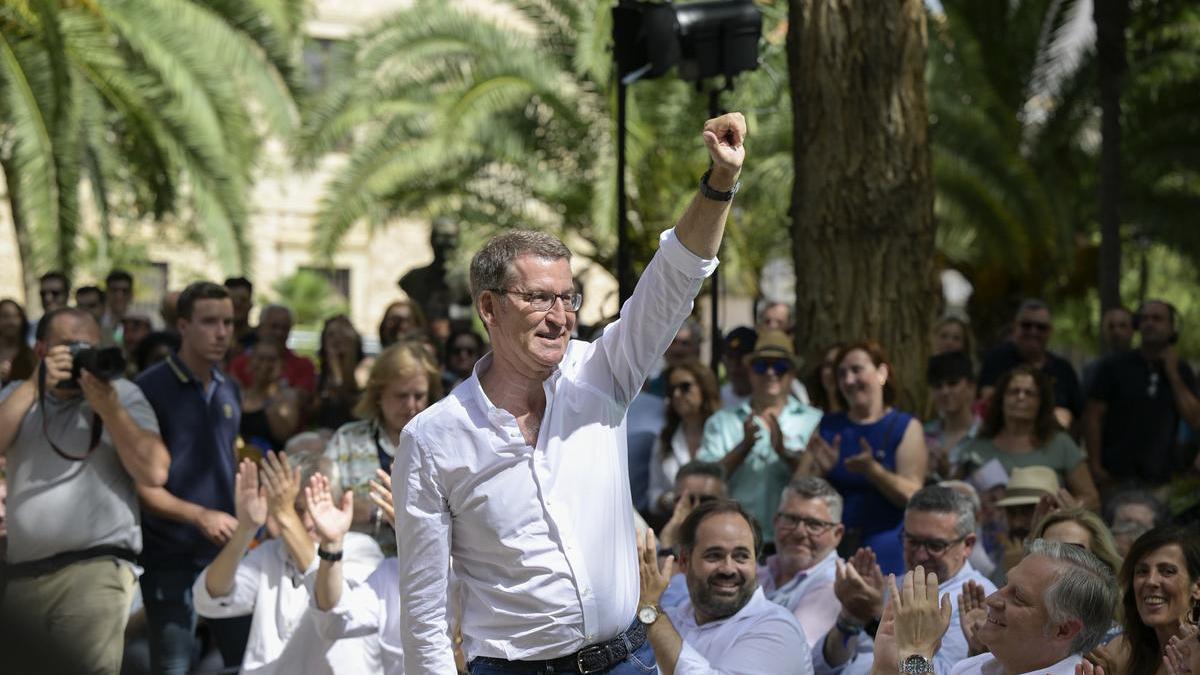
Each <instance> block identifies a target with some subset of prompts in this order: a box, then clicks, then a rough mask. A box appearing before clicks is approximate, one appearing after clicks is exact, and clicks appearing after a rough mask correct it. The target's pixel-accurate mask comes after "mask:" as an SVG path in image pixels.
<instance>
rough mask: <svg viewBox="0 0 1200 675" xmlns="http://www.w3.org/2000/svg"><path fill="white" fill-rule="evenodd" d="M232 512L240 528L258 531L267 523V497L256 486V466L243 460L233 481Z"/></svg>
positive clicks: (257, 485)
mask: <svg viewBox="0 0 1200 675" xmlns="http://www.w3.org/2000/svg"><path fill="white" fill-rule="evenodd" d="M233 491H234V511H235V512H236V513H237V522H238V525H239V526H240V527H244V528H247V529H253V530H256V531H257V530H258V528H260V527H262V526H263V524H264V523H266V522H267V495H266V494H265V493H264V492H263V489H262V488H261V487H260V486H259V484H258V465H257V464H255V463H254V462H252V461H250V460H248V459H243V460H242V463H241V464H240V465H238V472H237V476H236V477H235V478H234V480H233Z"/></svg>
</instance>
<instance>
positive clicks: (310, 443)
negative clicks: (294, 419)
mask: <svg viewBox="0 0 1200 675" xmlns="http://www.w3.org/2000/svg"><path fill="white" fill-rule="evenodd" d="M283 451H284V452H286V453H287V454H288V457H290V458H291V459H292V460H293V461H294V460H296V459H298V458H299V457H300V456H301V455H317V456H318V457H320V456H321V455H323V454H325V438H324V437H323V436H321V434H319V433H317V432H316V431H302V432H300V433H298V434H296V435H295V436H292V437H291V438H289V439H288V441H287V443H285V444H284V446H283Z"/></svg>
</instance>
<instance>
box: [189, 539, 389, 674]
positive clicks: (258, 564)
mask: <svg viewBox="0 0 1200 675" xmlns="http://www.w3.org/2000/svg"><path fill="white" fill-rule="evenodd" d="M314 547H315V546H314ZM344 551H345V554H344V555H345V558H344V560H345V562H344V563H343V564H344V565H345V570H344V573H345V576H346V578H347V579H350V580H353V581H358V582H361V581H362V580H364V579H366V578H367V576H368V575H369V574H370V573H371V571H372V570H373V569H375V567H376V565H378V564H379V561H380V559H381V558H382V557H383V556H382V555H381V554H380V552H379V546H378V545H377V544H376V543H375V541H374V540H373V539H371V538H370V537H368V536H367V535H365V534H358V533H356V532H351V533H349V534H347V535H346V540H345V547H344ZM318 560H319V559H318V558H317V557H316V556H314V557H313V561H312V564H311V565H309V568H308V569H307V570H304V571H301V570H298V569H297V568H296V566H295V564H294V563H293V562H292V557H291V556H290V555H289V554H288V551H287V547H286V546H284V545H283V542H282V541H280V540H278V539H270V540H268V541H264V542H263V543H261V544H259V545H258V547H257V548H255V549H254V550H253V551H250V553H248V554H247V555H246V557H245V558H242V560H241V562H240V563H238V568H237V576H236V577H235V579H234V583H233V590H232V591H230V593H229V595H225V596H222V597H219V598H214V597H212V596H211V595H209V593H208V587H207V579H208V568H207V567H206V568H205V569H204V571H203V572H201V573H200V576H198V577H196V582H195V583H194V584H192V597H193V598H194V600H195V603H196V613H197V614H199V615H200V616H203V617H208V618H212V619H224V618H228V617H231V616H245V615H246V614H253V615H254V616H253V618H252V619H251V621H250V638H249V641H248V642H247V643H246V654H245V656H244V657H243V658H242V670H241V672H242V673H247V674H253V675H269V674H272V673H279V674H280V675H293V674H294V673H305V675H309V674H314V673H315V674H321V673H331V674H332V673H365V674H370V673H378V672H381V668H380V662H379V651H378V648H377V645H376V647H375V648H374V649H373V648H372V645H371V643H370V642H368V641H367V640H364V639H363V638H355V639H349V640H338V641H333V640H324V639H322V638H321V636H320V635H319V634H318V633H317V627H316V622H315V617H314V614H315V613H316V611H315V610H311V611H310V609H309V602H310V596H311V589H312V583H313V581H314V580H315V578H316V574H317V563H318Z"/></svg>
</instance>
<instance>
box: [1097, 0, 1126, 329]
mask: <svg viewBox="0 0 1200 675" xmlns="http://www.w3.org/2000/svg"><path fill="white" fill-rule="evenodd" d="M1092 17H1093V19H1094V20H1095V22H1096V57H1097V79H1098V84H1099V89H1100V186H1099V192H1098V195H1097V198H1098V200H1099V204H1098V208H1099V220H1100V260H1099V264H1098V265H1097V268H1098V271H1097V280H1096V281H1097V284H1098V286H1099V290H1100V312H1101V314H1103V312H1104V310H1106V309H1108V308H1110V307H1117V306H1119V305H1120V304H1121V184H1122V183H1121V181H1122V176H1121V91H1122V89H1124V84H1125V75H1126V72H1127V71H1128V70H1129V65H1128V62H1127V60H1126V57H1125V28H1126V26H1127V25H1128V24H1129V0H1095V4H1094V5H1093V6H1092Z"/></svg>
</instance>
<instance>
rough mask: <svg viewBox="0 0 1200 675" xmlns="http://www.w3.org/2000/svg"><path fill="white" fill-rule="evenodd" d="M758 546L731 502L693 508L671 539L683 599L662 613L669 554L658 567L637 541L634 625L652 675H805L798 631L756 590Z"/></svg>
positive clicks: (805, 654)
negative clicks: (646, 643)
mask: <svg viewBox="0 0 1200 675" xmlns="http://www.w3.org/2000/svg"><path fill="white" fill-rule="evenodd" d="M761 544H762V535H761V533H760V532H759V529H758V523H756V522H754V517H753V516H751V515H750V514H749V513H748V512H747V511H746V510H745V509H744V508H742V506H741V505H740V504H738V503H737V502H734V501H730V500H726V499H720V500H714V501H708V502H704V503H702V504H700V505H699V506H697V507H696V508H695V510H693V511H692V513H691V515H689V516H688V517H687V520H685V521H684V523H683V527H682V528H680V533H679V562H680V565H681V566H682V567H683V570H684V575H685V576H686V578H687V586H688V595H689V598H688V600H687V601H686V602H684V603H683V604H682V605H680V606H678V607H672V608H671V609H668V610H666V612H665V613H664V612H663V611H662V610H660V609H659V604H658V603H659V599H660V598H661V597H662V594H663V591H664V590H665V589H666V587H667V581H668V578H669V576H670V573H669V571H670V569H671V565H672V563H673V562H674V556H670V557H668V558H666V559H665V560H664V561H663V562H662V563H661V564H660V563H659V561H658V557H657V555H656V551H657V547H656V545H655V541H654V533H653V532H651V531H649V530H648V531H647V532H646V536H645V539H644V540H642V541H639V542H638V556H639V562H640V571H641V580H642V583H641V598H640V602H639V603H638V607H639V609H638V620H639V621H640V622H642V623H643V624H644V625H646V627H647V637H648V638H649V640H650V644H651V645H653V647H654V656H655V659H656V661H657V662H658V668H659V672H661V673H663V675H685V674H695V675H699V674H700V673H728V674H730V675H733V674H735V673H747V674H750V673H753V674H755V675H758V674H761V673H777V674H778V675H812V659H811V657H810V654H809V649H808V641H807V640H806V639H805V637H804V629H803V628H801V627H800V623H799V622H798V621H796V617H794V616H792V614H791V612H788V611H787V610H786V609H784V608H782V607H780V606H779V605H776V604H774V603H772V602H771V601H770V600H767V598H766V595H765V594H764V593H763V591H762V589H760V588H758V549H759V546H760V545H761Z"/></svg>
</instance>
